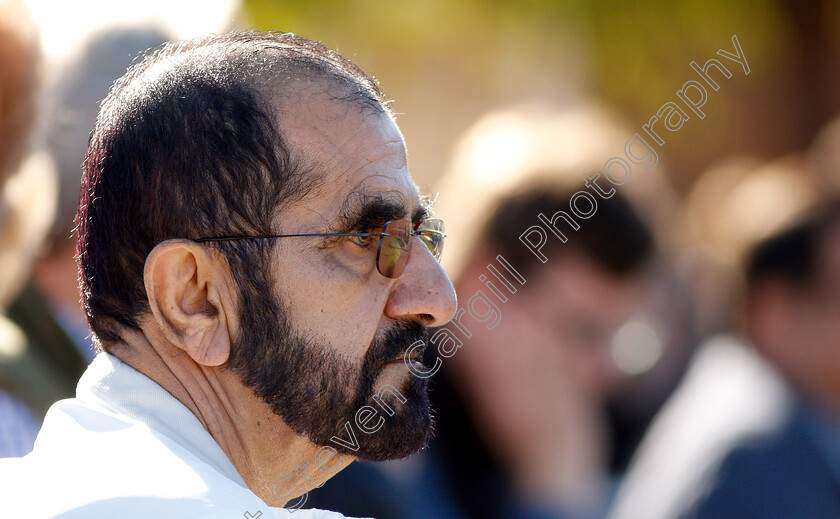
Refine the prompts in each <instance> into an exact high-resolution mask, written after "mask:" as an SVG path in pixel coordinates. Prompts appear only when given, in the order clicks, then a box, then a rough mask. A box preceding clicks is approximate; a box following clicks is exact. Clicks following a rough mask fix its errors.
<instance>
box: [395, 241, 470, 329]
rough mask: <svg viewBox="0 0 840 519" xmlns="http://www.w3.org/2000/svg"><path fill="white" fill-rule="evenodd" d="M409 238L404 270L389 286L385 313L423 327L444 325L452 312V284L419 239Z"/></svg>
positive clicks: (455, 301) (454, 299)
mask: <svg viewBox="0 0 840 519" xmlns="http://www.w3.org/2000/svg"><path fill="white" fill-rule="evenodd" d="M411 239H412V240H413V241H412V243H411V249H410V250H409V252H408V254H409V256H408V261H407V262H406V265H405V270H403V273H402V274H401V275H400V277H398V278H397V279H396V280H395V282H394V284H393V285H392V287H391V293H390V294H389V296H388V301H387V303H386V304H385V315H386V316H388V317H389V318H391V319H411V320H412V321H416V322H417V323H419V324H422V325H424V326H443V325H444V324H446V323H448V322H449V320H450V319H452V316H453V315H455V307H456V305H457V300H456V296H455V287H453V286H452V281H450V279H449V276H448V275H447V274H446V272H445V271H444V270H443V267H441V266H440V263H438V261H437V260H436V259H435V257H434V256H432V253H431V252H430V251H429V249H428V248H427V247H426V246H425V245H424V244H423V243H420V242H419V240H420V238H418V237H417V236H413V237H412V238H411Z"/></svg>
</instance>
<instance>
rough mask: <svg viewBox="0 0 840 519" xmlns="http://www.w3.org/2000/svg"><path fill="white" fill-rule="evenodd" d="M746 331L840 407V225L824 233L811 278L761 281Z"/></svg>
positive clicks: (799, 380) (801, 382) (800, 380)
mask: <svg viewBox="0 0 840 519" xmlns="http://www.w3.org/2000/svg"><path fill="white" fill-rule="evenodd" d="M747 323H748V333H749V334H750V336H751V338H752V340H753V341H754V342H755V343H756V345H757V347H758V348H759V349H760V350H761V351H762V352H763V353H764V354H765V355H766V356H767V357H768V358H769V359H770V360H771V361H773V362H774V363H775V364H776V365H777V366H778V367H779V368H780V369H781V370H782V371H783V372H784V373H785V374H786V375H787V376H788V377H790V378H791V379H792V380H793V382H794V383H795V384H797V385H798V386H799V387H800V388H801V389H805V390H806V391H807V392H809V393H810V394H811V395H812V396H816V397H817V398H819V399H821V400H830V401H832V402H834V403H833V405H834V406H840V226H838V225H835V226H833V227H832V228H830V229H828V230H827V231H826V232H824V233H823V234H822V235H821V237H820V244H819V247H818V253H817V256H816V258H815V265H814V270H813V275H812V277H811V280H810V281H808V282H806V283H804V284H801V285H794V284H793V283H791V282H787V281H782V280H765V281H762V282H760V283H758V284H757V286H756V287H755V288H754V289H753V293H752V294H751V295H750V297H749V302H748V307H747Z"/></svg>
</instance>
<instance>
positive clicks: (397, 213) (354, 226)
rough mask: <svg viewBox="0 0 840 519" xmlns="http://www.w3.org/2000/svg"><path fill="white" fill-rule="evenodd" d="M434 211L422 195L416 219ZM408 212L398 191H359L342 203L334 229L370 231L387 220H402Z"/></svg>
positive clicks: (413, 216)
mask: <svg viewBox="0 0 840 519" xmlns="http://www.w3.org/2000/svg"><path fill="white" fill-rule="evenodd" d="M430 213H431V209H430V204H429V202H428V200H427V199H425V198H422V199H421V200H420V204H419V205H418V206H417V208H416V209H415V210H414V213H413V214H412V215H411V221H412V223H415V224H416V223H418V222H420V221H421V220H424V219H425V218H427V217H428V216H429V214H430ZM407 214H408V209H407V208H406V205H405V202H404V201H403V199H402V197H401V196H400V195H399V194H397V193H394V192H384V193H369V192H366V191H355V192H353V193H351V194H350V196H348V197H347V199H346V200H345V201H344V203H343V204H342V207H341V209H340V211H339V214H338V216H337V217H336V219H335V220H334V221H333V224H332V225H331V226H330V229H331V232H337V233H345V232H352V231H362V232H364V231H368V230H371V229H376V228H377V227H382V226H383V225H384V224H385V222H388V221H391V220H401V219H403V218H405V217H406V215H407Z"/></svg>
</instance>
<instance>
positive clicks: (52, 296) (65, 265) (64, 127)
mask: <svg viewBox="0 0 840 519" xmlns="http://www.w3.org/2000/svg"><path fill="white" fill-rule="evenodd" d="M168 39H169V38H168V37H167V35H166V34H165V33H164V32H163V31H162V30H160V29H158V28H155V27H143V26H139V27H126V28H120V29H110V30H106V31H105V32H102V33H98V34H94V35H91V36H90V37H89V38H88V40H87V42H86V44H85V45H83V46H82V47H81V48H80V50H79V52H78V53H77V54H76V55H73V56H72V57H71V58H69V59H68V61H67V62H65V63H64V64H63V65H62V66H61V67H59V70H58V71H56V72H55V73H54V74H53V75H52V78H51V80H50V81H49V83H48V85H47V89H46V90H47V93H46V96H45V100H44V109H43V112H44V115H43V116H42V117H41V126H42V130H41V133H42V134H43V135H42V139H43V140H44V141H45V147H46V150H47V152H48V153H49V154H50V155H51V156H52V157H53V160H54V162H55V164H56V169H57V173H58V181H59V182H58V188H59V190H58V203H57V207H56V216H55V219H54V221H53V224H52V227H51V228H50V232H49V235H48V236H47V239H46V242H45V244H44V252H43V253H42V254H41V256H40V257H39V258H38V261H37V262H36V263H35V265H34V267H33V274H32V278H33V279H32V283H31V284H29V285H28V286H27V287H25V288H24V290H23V294H22V295H21V296H20V297H18V300H17V301H16V302H15V304H14V305H13V306H12V308H11V309H10V314H11V315H12V318H13V319H14V320H15V322H16V323H17V324H18V325H19V326H21V327H22V328H23V329H24V331H25V332H26V334H27V336H28V337H29V338H30V340H34V342H36V343H37V344H49V345H50V351H49V357H50V358H51V359H54V362H55V363H57V364H60V365H61V367H62V368H63V369H64V370H65V371H66V372H67V374H68V377H67V378H68V379H69V381H70V384H72V385H71V386H70V387H69V393H68V394H67V395H66V397H68V398H69V397H71V396H72V395H73V392H74V391H75V385H76V381H78V379H79V377H80V376H81V375H82V373H83V372H84V369H85V367H86V366H87V364H89V363H90V361H91V360H93V356H94V351H93V345H92V344H91V341H90V337H89V334H90V330H89V328H88V325H87V320H86V318H85V314H84V310H83V309H82V305H81V304H80V302H79V287H78V282H77V280H76V278H77V267H76V261H75V258H74V256H75V252H76V250H75V249H76V247H75V240H74V239H73V237H72V236H71V235H72V231H73V227H74V222H73V220H74V217H75V213H76V208H77V206H78V202H79V181H80V179H81V164H82V161H83V160H84V156H85V150H86V148H87V141H88V136H89V134H90V129H91V128H92V127H93V123H94V122H95V120H96V114H97V111H98V110H99V102H100V101H101V100H102V99H104V98H105V96H106V95H107V94H108V89H109V88H110V86H111V85H112V84H113V83H114V81H116V80H117V79H118V78H119V77H120V76H121V75H123V74H124V73H125V71H126V69H127V68H128V66H129V65H130V64H131V62H132V60H133V59H134V58H135V57H136V56H138V55H139V54H140V53H142V52H143V51H145V50H147V49H149V48H152V47H157V46H158V45H161V44H163V43H164V42H166V41H167V40H168Z"/></svg>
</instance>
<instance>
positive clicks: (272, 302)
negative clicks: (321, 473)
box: [236, 88, 455, 459]
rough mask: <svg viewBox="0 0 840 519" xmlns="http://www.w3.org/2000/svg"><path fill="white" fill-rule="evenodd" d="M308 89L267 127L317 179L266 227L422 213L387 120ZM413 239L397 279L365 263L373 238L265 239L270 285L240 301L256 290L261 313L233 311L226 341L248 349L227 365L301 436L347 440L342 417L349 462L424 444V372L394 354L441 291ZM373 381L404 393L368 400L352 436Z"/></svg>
mask: <svg viewBox="0 0 840 519" xmlns="http://www.w3.org/2000/svg"><path fill="white" fill-rule="evenodd" d="M319 90H320V92H318V91H315V90H309V89H306V88H304V89H302V90H301V91H300V95H299V97H296V98H295V99H294V100H292V101H288V100H287V101H286V102H285V103H284V105H283V113H282V116H281V121H282V122H281V124H280V128H281V132H282V133H283V136H284V138H285V139H286V141H287V144H288V146H289V148H290V149H291V150H292V159H293V160H297V161H300V163H301V164H302V165H303V166H304V170H307V171H311V172H312V174H315V175H320V176H321V177H322V181H321V182H320V184H319V187H317V188H315V189H314V190H313V192H312V194H311V195H310V196H308V197H307V198H306V199H305V200H303V201H301V202H300V203H297V204H295V205H292V206H291V207H289V208H287V209H285V210H283V212H282V213H281V214H280V215H279V217H278V219H277V221H276V222H275V229H276V230H277V232H280V233H326V232H378V230H379V228H381V226H382V224H383V223H385V221H388V220H396V219H414V220H417V219H419V218H422V217H423V215H424V214H425V212H424V211H425V209H426V208H425V207H424V206H423V205H422V203H421V199H420V197H419V194H418V192H417V188H416V186H415V185H414V182H413V181H412V180H411V177H410V176H409V173H408V169H407V164H406V150H405V144H404V142H403V139H402V135H401V134H400V132H399V129H398V128H397V126H396V124H395V123H394V121H393V120H392V119H391V118H390V117H388V116H386V115H384V114H379V113H374V112H373V111H372V110H362V109H360V108H359V107H358V106H357V105H356V104H353V103H346V102H339V101H334V100H332V98H331V97H329V96H327V95H325V94H324V93H323V88H321V89H319ZM417 240H418V238H412V241H413V242H414V243H413V244H412V246H411V249H410V256H409V259H408V263H407V264H406V267H405V270H404V271H403V273H402V275H401V276H399V277H398V278H396V279H390V278H386V277H384V276H382V275H381V274H380V273H379V272H378V271H377V268H376V246H377V240H376V239H373V240H369V241H367V242H366V241H365V240H364V239H348V238H321V237H313V238H308V237H306V238H287V239H283V240H281V242H280V243H278V244H277V246H276V253H275V261H274V263H273V271H272V280H273V283H274V286H273V287H271V288H272V292H273V293H264V294H262V293H260V294H250V295H249V296H248V297H251V298H260V300H261V301H260V308H261V309H264V311H261V314H262V315H259V316H255V315H249V313H248V312H241V315H240V335H239V337H238V341H237V342H238V344H237V345H236V347H237V348H243V349H244V350H243V351H254V353H255V354H256V355H254V358H251V359H250V360H248V361H247V362H248V363H249V364H251V365H250V366H243V368H244V369H241V370H239V371H240V372H245V373H243V376H244V379H245V382H246V384H248V385H249V386H251V387H253V388H254V389H255V391H256V393H257V394H258V395H259V396H260V397H261V398H263V399H264V400H265V401H266V402H268V403H269V404H270V405H271V406H272V409H273V410H274V411H275V413H277V414H278V415H280V416H281V417H282V418H283V419H284V420H285V421H286V422H287V423H289V424H290V425H291V426H292V427H293V428H295V429H296V430H297V431H298V432H299V433H301V434H305V435H307V436H308V437H309V438H310V439H311V440H312V441H313V442H314V443H316V444H327V443H329V441H330V438H331V437H332V436H334V435H337V436H339V437H341V438H347V433H346V432H345V428H344V427H345V423H346V422H348V421H349V422H350V424H351V426H352V427H354V432H355V434H356V436H357V439H358V443H359V446H360V449H359V450H358V451H354V450H352V449H350V450H346V449H342V448H341V447H340V446H339V445H336V444H335V443H334V442H333V443H329V444H330V445H331V446H333V447H336V448H338V449H339V450H344V451H345V452H347V453H348V454H351V455H354V456H358V457H360V458H366V459H387V458H394V457H401V456H405V455H407V454H410V453H411V452H414V451H415V450H417V449H419V448H420V447H422V446H423V445H424V444H425V442H426V441H427V440H428V436H429V434H430V432H431V418H430V413H429V407H428V400H427V398H426V386H425V380H421V379H418V378H416V377H414V376H412V375H411V373H410V372H409V370H408V368H407V366H406V365H405V363H404V362H403V360H402V355H403V353H404V352H406V351H407V350H408V349H409V347H410V346H411V345H412V343H414V342H415V341H417V340H427V337H428V334H427V332H426V330H425V327H426V326H440V325H443V324H444V323H446V322H447V321H448V320H449V319H450V318H451V317H452V315H453V313H454V310H455V292H454V289H453V287H452V284H451V283H450V281H449V278H448V277H447V276H446V274H445V273H444V272H443V270H442V269H441V267H440V265H439V264H438V263H437V261H436V260H435V259H434V258H433V256H432V255H431V253H430V252H429V251H428V249H426V248H425V247H423V246H422V244H420V243H418V242H417ZM274 296H276V297H274ZM252 302H253V301H252ZM247 306H249V307H250V308H254V306H253V305H247ZM257 357H258V358H257ZM269 359H270V360H271V362H268V360H269ZM246 373H247V374H246ZM386 385H390V386H393V387H394V388H397V389H398V390H399V392H400V393H401V394H402V395H403V396H404V397H406V398H407V402H405V403H404V404H403V403H401V402H399V401H398V400H397V399H396V398H385V399H384V400H385V403H386V404H388V406H389V407H391V408H392V409H394V410H395V411H396V412H395V414H394V415H393V416H391V415H388V414H387V412H381V410H382V406H380V407H378V409H379V410H380V416H382V417H383V418H384V419H385V425H384V426H383V427H382V429H380V430H379V431H377V432H375V433H371V434H364V433H360V432H359V430H358V428H357V427H356V426H355V425H354V423H353V417H354V415H355V413H356V411H357V409H358V408H360V407H362V406H364V405H372V406H373V407H376V405H375V401H374V399H373V396H374V395H376V394H377V393H378V392H379V390H380V389H381V388H383V387H384V386H386ZM376 421H377V419H375V420H372V422H371V423H376Z"/></svg>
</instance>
